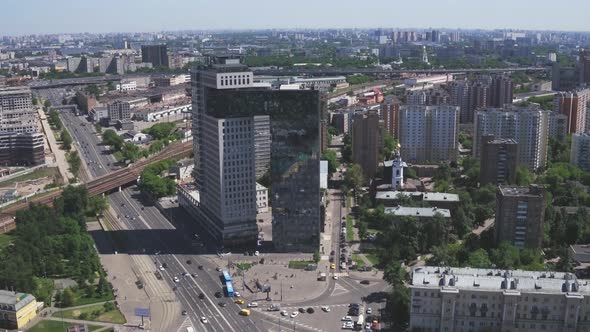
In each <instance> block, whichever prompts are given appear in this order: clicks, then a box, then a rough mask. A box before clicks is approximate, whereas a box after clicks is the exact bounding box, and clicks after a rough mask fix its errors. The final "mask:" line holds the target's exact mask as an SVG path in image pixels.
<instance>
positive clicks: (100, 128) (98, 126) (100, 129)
mask: <svg viewBox="0 0 590 332" xmlns="http://www.w3.org/2000/svg"><path fill="white" fill-rule="evenodd" d="M94 129H95V130H96V132H97V133H99V134H100V133H102V126H101V125H100V124H99V123H96V124H95V125H94Z"/></svg>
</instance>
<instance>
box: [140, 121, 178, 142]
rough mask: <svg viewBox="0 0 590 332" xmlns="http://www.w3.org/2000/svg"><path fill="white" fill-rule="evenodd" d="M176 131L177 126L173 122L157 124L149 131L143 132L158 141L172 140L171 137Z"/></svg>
mask: <svg viewBox="0 0 590 332" xmlns="http://www.w3.org/2000/svg"><path fill="white" fill-rule="evenodd" d="M174 129H176V125H175V124H174V123H173V122H162V123H157V124H155V125H153V126H151V127H149V128H147V129H144V130H142V132H143V133H144V134H148V135H151V136H152V137H153V138H154V139H157V140H164V139H165V140H170V135H171V134H172V132H173V131H174Z"/></svg>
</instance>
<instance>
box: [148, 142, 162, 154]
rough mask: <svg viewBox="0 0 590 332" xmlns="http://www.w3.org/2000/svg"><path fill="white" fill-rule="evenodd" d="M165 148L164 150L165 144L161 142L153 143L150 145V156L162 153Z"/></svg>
mask: <svg viewBox="0 0 590 332" xmlns="http://www.w3.org/2000/svg"><path fill="white" fill-rule="evenodd" d="M163 148H164V143H163V142H162V141H160V140H156V141H154V142H152V144H150V147H149V148H148V151H149V153H150V154H154V153H156V152H160V151H162V149H163Z"/></svg>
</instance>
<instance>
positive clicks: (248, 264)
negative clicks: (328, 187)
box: [236, 263, 252, 271]
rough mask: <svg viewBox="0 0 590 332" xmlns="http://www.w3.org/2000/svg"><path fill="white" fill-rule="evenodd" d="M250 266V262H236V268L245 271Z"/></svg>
mask: <svg viewBox="0 0 590 332" xmlns="http://www.w3.org/2000/svg"><path fill="white" fill-rule="evenodd" d="M251 267H252V263H237V264H236V268H238V269H240V270H243V271H246V270H249V269H250V268H251Z"/></svg>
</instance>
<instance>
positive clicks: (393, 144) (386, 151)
mask: <svg viewBox="0 0 590 332" xmlns="http://www.w3.org/2000/svg"><path fill="white" fill-rule="evenodd" d="M396 148H397V141H396V140H395V138H393V136H392V135H391V134H389V133H387V132H385V133H383V150H382V151H381V155H382V158H383V160H387V159H388V158H391V154H392V153H393V151H395V149H396Z"/></svg>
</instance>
